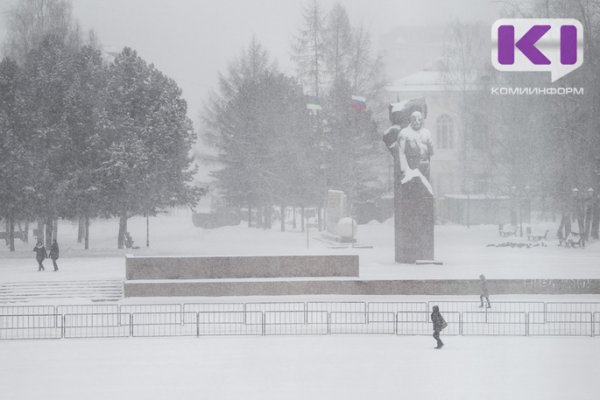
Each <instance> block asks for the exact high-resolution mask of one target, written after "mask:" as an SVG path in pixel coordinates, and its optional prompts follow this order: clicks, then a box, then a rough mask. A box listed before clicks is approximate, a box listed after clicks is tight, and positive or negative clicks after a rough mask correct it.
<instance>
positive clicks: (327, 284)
mask: <svg viewBox="0 0 600 400" xmlns="http://www.w3.org/2000/svg"><path fill="white" fill-rule="evenodd" d="M488 287H489V290H490V293H493V294H494V295H500V294H553V295H556V294H600V279H502V280H488ZM124 294H125V297H161V296H177V297H185V296H208V297H211V296H285V295H479V280H463V279H455V280H364V279H349V278H345V279H344V278H338V279H329V278H326V279H323V278H322V279H317V278H315V279H252V280H249V279H217V280H138V281H127V282H125V285H124Z"/></svg>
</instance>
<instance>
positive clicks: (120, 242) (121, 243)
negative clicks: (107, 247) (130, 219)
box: [117, 211, 127, 249]
mask: <svg viewBox="0 0 600 400" xmlns="http://www.w3.org/2000/svg"><path fill="white" fill-rule="evenodd" d="M126 233H127V212H125V211H122V212H121V215H120V216H119V237H118V239H117V247H118V248H119V249H123V248H125V234H126Z"/></svg>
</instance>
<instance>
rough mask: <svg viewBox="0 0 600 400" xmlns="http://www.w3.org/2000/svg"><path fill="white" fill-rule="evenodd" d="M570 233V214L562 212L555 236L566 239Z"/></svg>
mask: <svg viewBox="0 0 600 400" xmlns="http://www.w3.org/2000/svg"><path fill="white" fill-rule="evenodd" d="M570 233H571V216H570V215H569V214H563V215H562V218H561V219H560V225H559V227H558V232H557V233H556V236H557V237H558V239H559V240H563V239H566V238H567V236H569V234H570Z"/></svg>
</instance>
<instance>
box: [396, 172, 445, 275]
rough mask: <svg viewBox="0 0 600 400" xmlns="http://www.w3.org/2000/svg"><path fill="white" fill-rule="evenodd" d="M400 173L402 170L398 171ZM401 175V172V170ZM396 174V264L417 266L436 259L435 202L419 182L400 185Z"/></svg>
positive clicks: (399, 178)
mask: <svg viewBox="0 0 600 400" xmlns="http://www.w3.org/2000/svg"><path fill="white" fill-rule="evenodd" d="M398 170H399V168H398ZM398 172H399V171H398ZM400 181H401V176H399V175H396V179H395V188H394V189H395V190H394V192H395V193H394V197H395V198H394V214H395V216H394V222H395V230H396V232H395V245H396V246H395V248H396V255H395V258H396V262H398V263H406V264H415V263H416V261H417V260H433V259H434V236H433V226H434V222H435V217H434V199H433V195H432V194H431V193H430V192H429V190H428V189H427V188H426V187H425V185H423V183H422V182H421V180H420V179H416V178H415V179H412V180H410V181H408V182H406V183H404V184H401V183H400Z"/></svg>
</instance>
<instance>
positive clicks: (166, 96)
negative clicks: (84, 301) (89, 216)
mask: <svg viewBox="0 0 600 400" xmlns="http://www.w3.org/2000/svg"><path fill="white" fill-rule="evenodd" d="M107 90H108V93H107V106H106V112H107V118H108V128H107V132H106V137H105V138H104V140H106V149H107V150H106V152H105V154H104V156H103V157H102V160H101V167H100V171H99V172H100V185H101V191H102V196H103V197H104V201H103V204H104V207H105V210H106V212H107V213H108V214H110V215H114V216H118V217H119V235H118V246H119V248H122V247H123V246H124V239H125V235H126V233H127V219H128V218H129V217H130V216H133V215H136V214H145V215H153V214H155V213H156V211H157V210H159V209H161V208H163V207H168V206H176V205H193V204H195V203H196V201H197V200H198V198H199V196H200V195H201V194H202V193H203V191H202V190H200V189H197V188H195V187H193V186H191V184H190V183H191V181H192V177H193V173H194V168H193V166H192V159H191V157H190V151H191V147H192V144H193V142H194V140H195V133H194V131H193V129H192V123H191V121H190V120H189V119H188V118H187V116H186V112H187V104H186V102H185V100H183V99H182V98H181V89H180V88H179V87H178V86H177V84H176V83H175V81H173V80H172V79H170V78H167V77H166V76H164V75H163V74H162V73H161V72H160V71H158V70H156V68H155V67H154V66H153V65H152V64H150V65H148V64H147V63H146V62H145V61H144V60H143V59H142V58H141V57H139V56H138V55H137V53H136V52H135V51H134V50H132V49H130V48H125V49H123V51H122V52H121V53H120V54H119V55H118V56H117V57H116V58H115V60H114V62H113V64H112V65H111V66H110V68H109V78H108V89H107Z"/></svg>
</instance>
